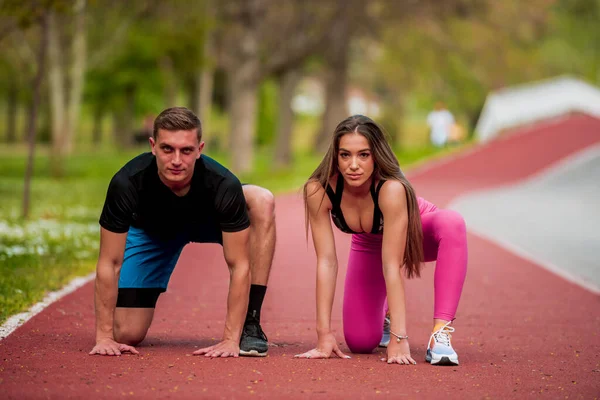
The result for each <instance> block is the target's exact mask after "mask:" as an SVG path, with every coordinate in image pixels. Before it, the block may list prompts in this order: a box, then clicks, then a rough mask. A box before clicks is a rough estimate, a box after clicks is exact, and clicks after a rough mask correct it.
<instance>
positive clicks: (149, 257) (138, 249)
mask: <svg viewBox="0 0 600 400" xmlns="http://www.w3.org/2000/svg"><path fill="white" fill-rule="evenodd" d="M201 231H202V233H198V234H195V235H189V234H180V235H179V236H177V237H176V238H173V239H169V240H164V239H159V238H157V237H155V236H152V235H150V234H148V233H147V232H145V231H144V230H142V229H140V228H135V227H130V228H129V231H128V233H127V243H126V245H125V255H124V258H123V265H122V266H121V275H120V277H119V296H118V298H117V307H142V308H154V307H155V305H156V301H157V300H158V296H159V295H160V294H161V293H163V292H164V291H165V290H167V285H168V284H169V279H170V278H171V274H172V273H173V269H175V265H176V264H177V260H178V259H179V255H180V254H181V251H182V250H183V247H184V246H185V245H186V244H188V243H190V242H196V243H219V244H221V245H222V244H223V236H222V233H221V231H220V230H218V229H202V230H201Z"/></svg>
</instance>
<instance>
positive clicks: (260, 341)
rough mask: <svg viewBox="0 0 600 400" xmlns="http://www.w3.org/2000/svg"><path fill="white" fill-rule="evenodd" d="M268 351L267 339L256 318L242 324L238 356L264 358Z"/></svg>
mask: <svg viewBox="0 0 600 400" xmlns="http://www.w3.org/2000/svg"><path fill="white" fill-rule="evenodd" d="M267 351H269V344H268V339H267V336H266V335H265V333H264V332H263V330H262V328H261V327H260V323H259V322H258V321H257V320H256V318H248V319H246V322H245V323H244V329H243V330H242V338H241V339H240V355H241V356H248V357H265V356H266V355H267Z"/></svg>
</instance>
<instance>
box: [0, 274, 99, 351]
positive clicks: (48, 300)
mask: <svg viewBox="0 0 600 400" xmlns="http://www.w3.org/2000/svg"><path fill="white" fill-rule="evenodd" d="M95 276H96V273H95V272H92V273H91V274H89V275H86V276H83V277H82V276H79V277H77V278H74V279H73V280H72V281H71V282H69V284H67V286H65V287H63V288H62V289H60V290H57V291H56V292H51V293H48V295H46V297H44V300H42V301H40V302H39V303H37V304H35V305H33V306H32V307H31V308H30V309H29V310H28V311H26V312H22V313H20V314H16V315H13V316H12V317H10V318H9V319H8V320H7V321H6V322H5V323H4V324H2V326H1V327H0V340H2V339H5V338H7V337H8V335H10V334H11V333H13V332H14V331H15V330H16V329H17V328H18V327H20V326H21V325H23V324H24V323H25V322H27V321H29V320H30V319H31V318H33V316H35V315H36V314H38V313H40V312H41V311H42V310H43V309H44V308H46V307H48V306H49V305H50V304H52V303H54V302H55V301H57V300H59V299H60V298H62V297H64V296H66V295H68V294H69V293H71V292H74V291H75V290H77V289H78V288H80V287H81V286H83V285H85V284H86V283H88V282H90V281H91V280H92V279H94V277H95Z"/></svg>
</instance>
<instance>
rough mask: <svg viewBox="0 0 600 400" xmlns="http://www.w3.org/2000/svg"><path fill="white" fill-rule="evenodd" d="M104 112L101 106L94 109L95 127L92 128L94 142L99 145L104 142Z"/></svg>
mask: <svg viewBox="0 0 600 400" xmlns="http://www.w3.org/2000/svg"><path fill="white" fill-rule="evenodd" d="M103 116H104V112H103V110H102V109H101V107H96V108H95V110H94V127H93V129H92V143H93V144H94V145H95V146H97V145H99V144H100V143H102V118H103Z"/></svg>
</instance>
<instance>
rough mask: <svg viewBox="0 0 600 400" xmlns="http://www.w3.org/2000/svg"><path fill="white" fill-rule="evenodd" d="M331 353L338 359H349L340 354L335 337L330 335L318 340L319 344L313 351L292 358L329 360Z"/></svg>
mask: <svg viewBox="0 0 600 400" xmlns="http://www.w3.org/2000/svg"><path fill="white" fill-rule="evenodd" d="M331 353H334V354H335V355H337V356H338V357H339V358H350V356H347V355H345V354H344V353H342V351H341V350H340V348H339V347H338V345H337V342H336V341H335V336H333V334H331V333H330V334H327V335H324V336H323V337H320V338H319V343H318V344H317V347H316V348H315V349H312V350H310V351H307V352H306V353H302V354H296V355H295V356H294V358H317V359H320V358H330V357H331Z"/></svg>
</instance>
